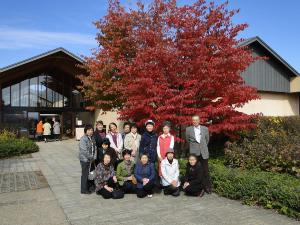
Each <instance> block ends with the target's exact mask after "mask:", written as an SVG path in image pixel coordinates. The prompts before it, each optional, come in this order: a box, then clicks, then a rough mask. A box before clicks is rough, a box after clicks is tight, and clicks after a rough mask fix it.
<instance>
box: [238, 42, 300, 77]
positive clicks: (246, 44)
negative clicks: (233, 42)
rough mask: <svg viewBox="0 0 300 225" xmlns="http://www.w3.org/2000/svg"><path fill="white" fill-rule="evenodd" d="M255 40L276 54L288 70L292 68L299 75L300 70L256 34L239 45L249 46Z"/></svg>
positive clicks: (272, 53) (273, 54)
mask: <svg viewBox="0 0 300 225" xmlns="http://www.w3.org/2000/svg"><path fill="white" fill-rule="evenodd" d="M254 42H257V43H259V44H260V45H261V46H262V47H263V48H265V49H266V50H267V51H268V52H269V53H270V54H271V55H272V56H274V57H275V58H276V59H277V60H278V61H279V62H280V63H282V64H283V65H284V66H285V67H286V68H288V70H290V71H291V72H292V73H293V74H294V75H295V76H299V75H300V74H299V73H298V71H297V70H296V69H295V68H293V67H292V66H291V65H290V64H289V63H287V61H285V60H284V59H283V58H282V57H281V56H280V55H278V54H277V53H276V52H275V51H274V50H273V49H272V48H271V47H270V46H269V45H267V44H266V43H265V42H264V41H263V40H262V39H261V38H260V37H258V36H255V37H252V38H248V39H245V40H244V41H243V42H241V43H240V44H239V46H248V45H250V44H252V43H254Z"/></svg>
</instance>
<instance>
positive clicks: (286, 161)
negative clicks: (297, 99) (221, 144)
mask: <svg viewBox="0 0 300 225" xmlns="http://www.w3.org/2000/svg"><path fill="white" fill-rule="evenodd" d="M240 136H241V138H240V139H239V140H237V141H235V142H231V143H230V142H229V143H228V145H227V147H226V149H225V160H226V164H227V165H230V166H232V167H242V168H247V169H254V168H260V169H262V170H265V171H271V172H280V173H289V174H291V175H295V176H300V117H299V116H293V117H260V118H259V119H258V120H257V129H255V130H250V131H243V132H240Z"/></svg>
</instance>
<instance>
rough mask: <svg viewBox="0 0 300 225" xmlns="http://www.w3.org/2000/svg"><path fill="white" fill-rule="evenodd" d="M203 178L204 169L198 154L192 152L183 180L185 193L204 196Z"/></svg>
mask: <svg viewBox="0 0 300 225" xmlns="http://www.w3.org/2000/svg"><path fill="white" fill-rule="evenodd" d="M203 179H204V177H203V169H202V166H201V164H200V162H198V157H197V155H196V154H190V156H189V159H188V163H187V167H186V173H185V176H184V177H183V180H182V183H183V186H182V188H183V191H184V192H185V194H186V195H189V196H199V197H202V196H203V195H204V189H203Z"/></svg>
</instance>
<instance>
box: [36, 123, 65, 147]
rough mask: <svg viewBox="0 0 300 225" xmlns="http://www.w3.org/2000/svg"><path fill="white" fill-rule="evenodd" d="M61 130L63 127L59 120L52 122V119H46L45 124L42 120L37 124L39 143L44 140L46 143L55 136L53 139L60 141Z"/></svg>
mask: <svg viewBox="0 0 300 225" xmlns="http://www.w3.org/2000/svg"><path fill="white" fill-rule="evenodd" d="M51 124H52V125H51ZM60 130H61V125H60V122H59V120H58V119H56V118H53V119H52V122H51V121H50V119H45V122H44V123H43V120H42V119H40V120H39V122H38V123H37V124H36V137H37V139H38V141H41V140H42V139H44V141H45V143H46V142H47V141H48V140H49V139H50V138H51V136H52V135H53V138H54V139H55V140H56V141H58V140H59V139H60Z"/></svg>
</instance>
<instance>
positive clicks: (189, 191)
mask: <svg viewBox="0 0 300 225" xmlns="http://www.w3.org/2000/svg"><path fill="white" fill-rule="evenodd" d="M202 189H203V188H202V185H201V184H190V185H189V186H187V187H186V188H185V189H183V191H184V192H185V194H186V195H189V196H198V195H199V194H200V193H201V191H202Z"/></svg>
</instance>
